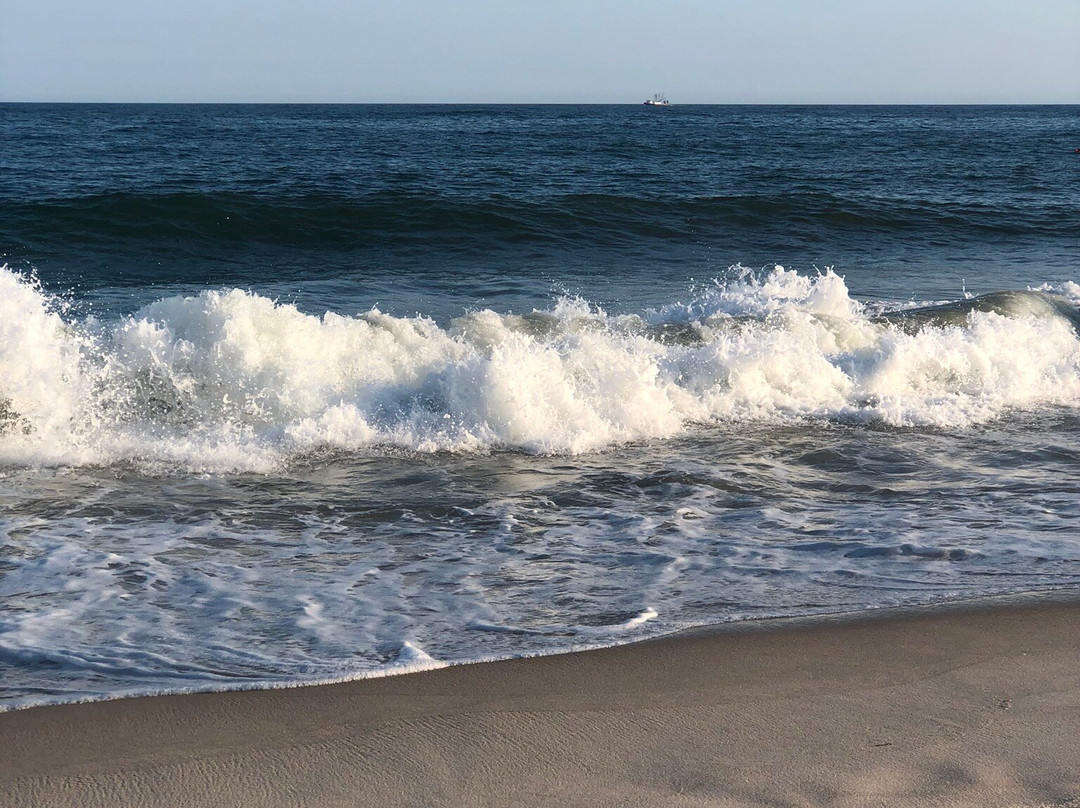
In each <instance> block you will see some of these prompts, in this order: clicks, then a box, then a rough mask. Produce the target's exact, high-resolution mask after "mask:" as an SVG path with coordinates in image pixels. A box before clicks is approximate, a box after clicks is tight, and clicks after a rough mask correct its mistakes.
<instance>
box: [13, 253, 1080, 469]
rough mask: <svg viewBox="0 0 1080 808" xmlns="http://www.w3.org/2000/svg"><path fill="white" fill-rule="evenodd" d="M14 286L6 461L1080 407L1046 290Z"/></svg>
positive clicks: (529, 447) (207, 465) (549, 443)
mask: <svg viewBox="0 0 1080 808" xmlns="http://www.w3.org/2000/svg"><path fill="white" fill-rule="evenodd" d="M1066 291H1067V290H1066ZM0 299H2V300H3V303H2V304H0V305H2V307H3V311H2V314H3V318H2V320H0V373H2V375H0V461H2V462H4V463H6V464H9V465H11V464H15V465H24V464H36V463H49V464H53V463H59V464H84V463H113V462H121V461H127V462H136V463H138V464H140V465H149V466H152V467H161V466H166V467H167V466H170V465H180V466H181V467H183V468H185V469H201V470H215V471H223V470H254V471H270V470H273V469H274V468H277V467H279V466H280V464H282V463H284V462H287V461H288V460H289V458H291V457H295V456H296V455H298V454H302V453H305V452H310V451H313V450H320V449H325V448H332V449H341V450H349V451H366V450H371V449H374V448H377V447H388V446H389V447H398V448H402V449H406V450H412V451H421V452H434V451H487V450H490V449H511V450H520V451H526V452H534V453H578V452H587V451H593V450H597V449H602V448H604V447H607V446H611V445H613V444H618V443H622V442H626V441H632V440H640V439H647V438H665V437H671V436H674V435H677V434H679V433H680V432H682V431H684V430H686V429H687V428H689V427H690V426H691V425H694V424H710V423H717V422H723V421H728V422H730V421H751V420H752V421H762V420H766V421H790V420H796V419H807V418H811V419H813V418H823V419H840V420H845V421H853V422H877V423H884V424H888V425H893V426H938V427H943V426H944V427H964V426H968V425H971V424H975V423H980V422H984V421H986V420H988V419H993V418H996V417H1000V416H1002V415H1003V414H1004V413H1006V412H1007V411H1008V410H1009V409H1010V408H1016V407H1021V408H1033V407H1040V406H1048V405H1067V406H1075V405H1077V404H1078V403H1080V341H1078V339H1077V333H1076V323H1077V321H1078V315H1077V310H1076V307H1075V306H1074V305H1073V303H1071V302H1070V301H1068V300H1067V299H1066V298H1064V297H1061V296H1058V295H1055V294H1052V293H1051V292H1050V291H1048V290H1041V291H1030V292H1010V293H997V294H995V295H988V296H984V297H982V298H974V299H971V300H964V301H956V302H953V303H948V304H944V305H941V306H937V307H927V308H923V309H912V308H910V307H908V308H907V309H906V310H905V309H897V310H893V311H885V312H884V313H875V312H873V311H871V310H870V309H869V308H868V307H866V306H864V305H862V304H860V303H858V302H856V301H854V300H853V299H852V298H851V297H850V296H849V294H848V290H847V288H846V286H845V284H844V281H843V279H842V278H841V277H839V276H838V275H835V274H834V273H832V272H831V271H830V272H826V273H824V274H820V275H817V276H813V277H808V276H804V275H799V274H797V273H795V272H790V271H787V270H785V269H783V268H782V267H776V268H774V269H772V270H771V271H768V272H765V273H757V274H752V273H744V274H743V275H742V276H741V277H738V278H737V279H735V280H732V281H729V282H727V283H716V284H714V285H713V286H712V287H710V288H708V289H706V290H701V291H699V292H698V293H697V294H696V296H695V297H694V298H693V299H692V300H691V301H690V302H689V303H686V304H672V305H669V306H666V307H663V308H661V309H658V310H654V311H649V312H645V313H644V314H643V315H641V316H636V315H632V316H626V315H624V316H612V315H608V314H607V313H605V312H604V311H603V310H601V309H598V308H596V307H593V306H590V305H589V304H588V303H587V302H586V301H582V300H577V299H563V300H560V301H559V302H558V303H557V304H556V305H555V306H554V307H553V308H552V309H551V310H549V311H541V312H533V313H531V314H529V315H524V316H521V315H509V314H500V313H496V312H494V311H490V310H482V311H473V312H468V313H466V314H464V315H462V316H460V317H458V318H456V319H454V320H452V321H450V322H449V323H446V324H443V325H440V324H439V323H436V322H435V321H434V320H432V319H430V318H426V317H422V316H417V317H412V318H400V317H392V316H389V315H387V314H384V313H382V312H380V311H378V310H375V309H373V310H371V311H369V312H365V313H362V314H358V315H356V316H345V315H342V314H336V313H332V312H327V313H325V314H323V315H322V316H313V315H310V314H306V313H303V312H301V311H299V310H297V309H296V308H295V307H294V306H291V305H286V304H281V303H278V302H276V301H274V300H271V299H269V298H266V297H262V296H259V295H257V294H254V293H251V292H246V291H242V290H238V289H231V290H214V291H205V292H203V293H201V294H199V295H197V296H190V297H170V298H165V299H162V300H158V301H156V302H155V303H153V304H151V305H149V306H147V307H145V308H144V309H142V310H140V311H138V312H136V313H135V314H133V315H131V316H129V317H126V318H122V319H119V320H116V321H112V322H100V321H97V320H95V319H93V318H88V319H84V320H80V321H72V320H71V318H67V317H66V315H65V312H64V311H63V310H62V307H60V306H59V305H58V304H57V302H56V301H55V300H53V299H51V298H49V297H48V296H47V295H46V294H45V293H44V292H43V291H42V290H41V289H40V288H38V287H37V286H36V285H35V284H34V283H33V282H32V281H30V280H27V279H25V278H22V277H20V276H18V275H16V274H15V273H13V272H11V271H10V270H8V269H6V268H5V269H3V270H0Z"/></svg>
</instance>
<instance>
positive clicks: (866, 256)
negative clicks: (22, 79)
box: [0, 104, 1080, 709]
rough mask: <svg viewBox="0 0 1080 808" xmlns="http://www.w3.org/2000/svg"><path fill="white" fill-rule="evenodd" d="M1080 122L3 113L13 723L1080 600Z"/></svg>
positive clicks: (1017, 116)
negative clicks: (796, 627) (37, 707)
mask: <svg viewBox="0 0 1080 808" xmlns="http://www.w3.org/2000/svg"><path fill="white" fill-rule="evenodd" d="M1078 147H1080V107H1075V106H1072V107H1054V106H1039V107H971V106H965V107H802V106H800V107H754V106H746V107H724V106H680V105H674V106H672V107H670V108H659V109H658V108H648V107H645V106H643V105H639V104H634V105H627V106H214V105H211V106H198V105H161V106H153V105H149V106H125V105H103V106H95V105H33V104H31V105H0V265H2V267H3V268H2V269H0V709H5V708H7V709H10V708H18V707H24V706H28V705H31V704H40V703H55V702H65V701H74V700H83V699H104V698H113V697H117V696H121V695H130V694H144V693H160V692H176V691H199V690H217V689H229V688H245V687H268V686H285V685H290V684H298V683H304V682H317V681H330V680H335V679H347V678H352V677H359V676H370V675H381V674H387V673H397V672H402V671H406V670H414V669H417V668H423V667H432V666H437V665H442V664H450V663H457V662H466V661H471V660H478V659H491V658H499V657H509V656H520V655H530V654H544V653H552V652H556V651H563V650H569V649H577V648H585V647H593V646H599V645H607V644H617V643H626V642H631V641H635V640H639V639H642V638H645V637H648V636H654V635H657V634H661V633H664V632H670V631H673V630H677V629H681V628H685V627H690V626H696V625H702V624H708V623H717V622H723V621H733V620H745V619H753V618H760V617H764V616H776V615H795V614H813V613H824V612H837V611H850V610H863V609H873V608H878V607H882V606H890V605H897V604H907V605H918V604H928V603H934V602H939V601H945V600H953V599H960V598H968V597H974V596H980V595H988V594H998V593H1015V592H1022V591H1038V590H1055V589H1068V590H1072V591H1076V590H1077V588H1078V587H1080V338H1078V328H1080V285H1078V281H1080V154H1078V153H1075V152H1074V150H1075V149H1077V148H1078ZM989 640H990V638H988V641H989ZM762 675H763V676H767V675H768V672H767V671H763V672H762Z"/></svg>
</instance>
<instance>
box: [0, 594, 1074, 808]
mask: <svg viewBox="0 0 1080 808" xmlns="http://www.w3.org/2000/svg"><path fill="white" fill-rule="evenodd" d="M1078 618H1080V605H1078V604H1077V603H1076V602H1075V601H1073V602H1061V601H1058V602H1040V601H1035V602H1030V601H1028V602H1023V603H1017V602H1015V601H1011V602H1008V603H1001V602H983V603H980V604H976V605H974V606H973V605H970V604H969V605H967V606H965V607H962V608H955V607H953V608H936V609H928V610H921V611H919V612H915V613H899V612H892V613H886V612H882V613H878V614H876V615H866V614H863V615H861V616H859V617H856V618H843V619H826V620H820V619H818V620H813V621H811V620H799V619H795V620H778V621H771V622H759V623H754V624H743V625H740V626H736V627H734V628H730V627H729V628H727V629H712V630H708V631H700V632H696V633H694V634H687V635H681V636H673V637H668V638H664V639H660V640H655V641H650V642H643V643H638V644H634V645H628V646H620V647H615V648H609V649H604V650H600V651H590V652H583V653H576V654H566V655H557V656H549V657H539V658H531V659H516V660H506V661H500V662H492V663H484V664H475V665H464V666H458V667H450V668H445V669H442V670H434V671H429V672H424V673H417V674H410V675H405V676H397V677H389V678H382V679H369V680H361V681H356V682H350V683H346V684H336V685H325V686H319V687H308V688H297V689H292V690H276V691H254V692H236V693H215V694H195V695H184V696H165V697H152V698H141V699H127V700H120V701H111V702H98V703H92V704H75V705H64V706H58V707H44V708H33V709H27V710H18V711H14V712H9V713H5V714H0V746H2V748H3V749H4V750H5V752H4V757H5V764H4V766H3V767H0V793H3V794H4V795H5V796H4V799H3V804H4V805H9V806H65V805H70V806H80V807H81V808H89V806H94V805H107V806H128V805H178V806H179V805H183V806H203V805H207V806H209V805H230V806H246V805H251V806H273V805H304V806H337V805H351V806H354V805H379V806H388V805H537V806H548V805H550V806H565V805H589V806H595V805H620V806H621V805H718V806H729V805H730V806H735V805H747V806H758V805H792V806H797V805H808V806H821V805H837V806H865V805H888V806H961V805H962V806H1036V805H1076V804H1080V803H1078V802H1077V800H1078V799H1080V743H1077V739H1078V738H1080V665H1078V664H1077V663H1078V661H1080V651H1078V649H1080V619H1078Z"/></svg>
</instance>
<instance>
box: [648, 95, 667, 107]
mask: <svg viewBox="0 0 1080 808" xmlns="http://www.w3.org/2000/svg"><path fill="white" fill-rule="evenodd" d="M645 106H647V107H670V106H671V102H670V101H668V100H667V96H665V95H664V94H663V93H657V94H656V95H654V96H653V97H652V98H649V99H647V100H646V101H645Z"/></svg>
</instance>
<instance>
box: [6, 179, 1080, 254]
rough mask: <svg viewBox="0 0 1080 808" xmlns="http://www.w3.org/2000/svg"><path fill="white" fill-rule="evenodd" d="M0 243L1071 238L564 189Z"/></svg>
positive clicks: (980, 216) (1018, 210) (865, 204)
mask: <svg viewBox="0 0 1080 808" xmlns="http://www.w3.org/2000/svg"><path fill="white" fill-rule="evenodd" d="M0 214H2V215H0V243H5V242H6V244H7V246H8V247H9V248H10V247H15V248H19V249H27V248H29V245H31V244H37V243H38V242H41V241H45V242H52V241H55V242H58V243H64V244H67V243H69V242H72V241H74V242H77V243H81V244H86V245H95V244H101V245H110V246H112V247H114V248H115V247H116V245H117V241H118V240H133V241H137V242H140V243H150V244H152V245H153V244H160V243H162V242H177V241H191V240H195V241H200V242H215V243H216V242H226V243H228V242H241V243H248V244H250V243H269V244H284V245H299V246H305V245H311V246H317V247H328V248H333V247H335V246H340V245H355V244H357V243H364V242H365V241H368V242H370V240H373V239H374V240H377V242H376V243H378V244H383V245H387V244H389V245H393V244H413V243H420V244H425V245H431V244H441V245H444V246H447V247H450V248H468V247H469V246H470V244H471V242H470V239H473V240H482V242H483V243H484V244H487V243H490V241H492V240H494V241H497V242H510V243H538V244H543V243H555V244H563V243H573V242H581V243H587V244H615V245H624V244H633V243H636V242H639V241H640V240H641V239H643V238H648V239H653V240H655V239H661V240H663V239H672V240H683V239H686V238H688V237H693V238H705V237H709V236H715V235H718V234H722V233H725V232H741V231H744V230H751V229H758V228H764V229H770V228H772V229H776V230H779V231H791V230H800V231H805V232H806V233H810V234H813V233H818V232H820V233H821V234H823V235H824V234H828V233H830V232H855V233H867V232H873V233H879V234H881V233H886V234H887V233H896V234H918V235H921V236H933V235H947V234H950V233H951V234H979V235H982V236H985V235H986V234H997V235H1001V236H1016V235H1036V236H1040V237H1066V238H1071V237H1072V236H1073V235H1074V229H1075V211H1074V210H1072V209H1071V208H1068V207H1067V206H1065V205H1062V206H1061V207H1060V208H1047V207H1046V206H1041V207H1038V208H1032V207H1030V206H1022V205H1016V206H1010V205H990V204H987V203H969V204H958V203H956V202H954V201H942V202H931V201H927V200H919V199H913V198H899V199H883V198H860V197H843V196H838V195H835V194H830V193H825V192H808V191H788V192H778V193H776V194H771V195H731V196H710V197H684V198H679V197H672V196H670V195H667V196H665V197H663V198H651V197H649V196H647V195H642V196H619V195H606V194H568V195H563V196H552V197H547V198H541V199H535V198H534V199H533V200H530V201H525V200H520V199H513V198H509V197H492V198H476V197H471V196H465V197H460V198H459V197H454V196H450V195H442V194H436V193H402V192H390V191H387V192H377V193H371V194H368V195H360V196H336V195H324V194H311V195H301V196H295V197H289V196H271V195H267V194H259V193H171V194H130V193H115V194H102V195H94V196H85V197H71V198H66V199H55V200H43V201H33V202H23V201H18V200H5V201H0Z"/></svg>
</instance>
